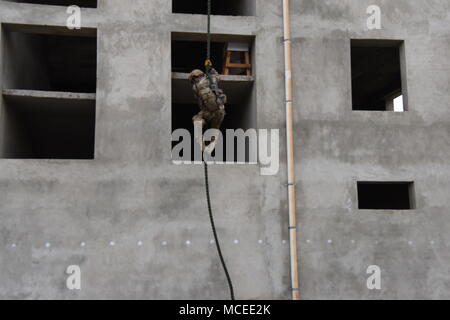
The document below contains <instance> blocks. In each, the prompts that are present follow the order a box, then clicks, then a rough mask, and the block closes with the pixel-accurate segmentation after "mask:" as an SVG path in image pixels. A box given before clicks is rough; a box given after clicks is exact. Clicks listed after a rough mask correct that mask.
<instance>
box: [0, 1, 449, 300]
mask: <svg viewBox="0 0 450 320" xmlns="http://www.w3.org/2000/svg"><path fill="white" fill-rule="evenodd" d="M372 4H377V5H379V6H380V7H381V9H382V14H383V15H382V19H383V20H382V21H383V22H382V23H383V28H382V29H381V30H377V31H368V30H367V29H366V19H367V17H368V16H367V14H366V9H367V7H368V6H369V5H372ZM281 5H282V2H281V1H263V0H258V1H257V3H256V16H249V17H236V16H217V17H214V18H213V21H212V31H213V32H214V33H216V34H219V35H221V36H223V35H235V36H245V37H253V36H254V37H255V41H254V52H253V55H254V59H253V60H254V65H255V66H254V68H255V70H254V71H255V72H254V85H253V96H254V98H253V101H252V104H253V106H256V109H257V111H256V124H257V127H258V128H268V129H269V128H279V129H281V130H280V134H281V141H282V142H283V144H284V135H285V130H284V129H283V128H284V126H285V120H284V103H283V102H284V101H283V100H284V66H283V57H284V55H283V45H282V43H283V42H282V34H283V32H282V31H283V30H282V7H281ZM291 7H292V24H293V37H294V40H293V50H294V51H293V54H294V55H293V59H294V70H293V72H294V73H293V74H294V79H295V80H294V85H295V101H296V102H295V137H296V157H297V163H298V164H297V180H298V181H297V183H298V187H299V192H298V208H299V212H298V213H299V227H300V228H299V235H300V236H299V255H300V273H301V290H302V297H303V298H305V299H325V298H331V299H348V298H356V299H361V298H362V299H378V298H383V299H388V298H406V299H414V298H450V270H449V269H450V268H449V267H448V265H449V263H450V254H449V252H450V251H449V244H450V237H449V236H448V232H447V230H448V229H449V228H450V219H449V217H448V209H447V208H448V206H449V197H448V191H449V190H450V179H449V178H450V171H449V166H448V159H449V158H450V151H449V150H450V148H449V147H450V146H449V141H450V139H449V138H450V129H449V128H450V123H449V122H450V113H449V108H448V101H450V99H449V98H450V90H449V89H450V88H449V83H450V81H449V80H450V79H449V78H450V73H449V72H448V70H450V62H449V60H448V59H447V57H448V52H449V50H450V36H449V25H450V16H449V15H448V12H449V9H450V4H449V3H448V1H447V0H433V1H431V0H430V1H428V0H395V1H394V0H383V1H382V0H321V1H313V0H292V4H291ZM66 18H67V15H66V13H65V8H64V7H58V6H48V5H45V6H44V5H33V4H19V3H14V2H9V1H0V22H1V23H3V24H6V23H8V24H45V25H50V26H64V25H65V20H66ZM82 23H83V27H84V29H82V30H86V29H87V28H96V29H97V30H98V33H97V39H98V40H97V43H98V46H97V50H98V52H97V61H98V64H97V92H96V141H95V159H94V160H77V161H72V160H6V159H3V160H0V298H3V299H6V298H16V299H21V298H28V299H46V298H58V299H107V298H118V299H226V298H228V288H227V285H226V280H225V277H224V275H223V272H222V270H221V267H220V264H219V260H218V258H217V254H216V251H215V248H214V245H211V244H210V239H211V238H212V235H211V231H210V227H209V221H208V215H207V210H206V203H205V197H204V182H203V169H202V167H201V166H196V165H190V166H176V165H174V164H172V160H171V154H170V148H171V144H170V133H171V126H170V123H171V103H172V101H171V97H172V93H171V83H172V73H171V57H170V54H169V53H170V51H171V50H170V49H171V32H178V33H182V32H190V33H202V32H204V31H205V29H206V18H205V16H201V15H190V14H172V13H171V1H167V0H153V1H148V0H131V1H126V2H124V1H123V0H99V1H98V9H83V20H82ZM88 30H90V29H88ZM0 37H3V34H0ZM366 38H369V39H398V40H404V41H405V62H406V79H407V81H406V84H405V85H406V88H404V89H406V90H407V92H408V99H407V101H408V109H409V111H408V112H406V113H400V114H399V113H393V112H361V111H358V112H354V111H352V108H351V105H352V104H351V77H350V76H351V73H350V39H366ZM0 40H2V39H0ZM3 43H4V42H3V41H1V42H0V44H1V45H2V46H3ZM1 49H3V48H1ZM2 54H3V50H0V62H2V63H3V70H6V69H5V68H9V67H8V66H5V65H4V62H5V60H4V59H2ZM8 70H9V69H8ZM3 81H5V82H3ZM10 82H11V81H10V79H4V77H3V76H2V77H0V87H1V88H5V83H7V84H9V83H10ZM6 87H7V88H8V89H18V88H10V87H9V85H8V86H6ZM63 95H64V94H63ZM0 99H2V100H1V101H0V102H1V103H2V108H1V109H0V112H1V113H0V120H1V122H0V123H1V126H2V128H1V129H2V130H1V131H0V132H2V134H0V144H1V145H3V140H4V136H5V126H6V125H7V124H6V123H5V119H6V117H5V108H4V107H3V106H4V105H5V103H4V101H3V100H4V99H3V97H0ZM281 147H282V148H281V154H280V160H281V163H280V166H281V167H280V172H279V173H278V175H276V176H271V177H263V176H260V172H259V166H257V165H220V166H212V167H211V168H210V175H211V176H210V179H211V182H212V185H211V191H212V200H213V209H214V211H215V216H216V224H217V226H218V232H219V234H220V236H221V239H222V247H223V251H224V255H225V257H226V260H227V263H228V267H229V270H230V273H231V277H232V278H233V281H234V285H235V290H236V296H237V298H238V299H288V298H290V280H289V272H290V271H289V270H290V267H289V258H288V253H289V252H288V245H287V244H283V243H282V240H283V239H286V240H287V237H288V233H287V204H286V203H287V201H286V198H287V197H286V186H285V183H286V164H285V161H284V159H285V150H284V146H281ZM358 180H371V181H373V180H394V181H395V180H401V181H414V182H415V192H416V196H415V198H416V205H417V208H416V209H415V210H411V211H407V212H395V211H370V210H358V209H357V207H358V206H357V196H356V181H358ZM235 239H238V240H239V243H238V244H234V240H235ZM260 239H261V240H263V243H262V244H260V243H258V240H260ZM187 240H190V241H191V243H190V245H187V244H186V241H187ZM328 240H331V243H328ZM352 240H354V241H353V242H352ZM111 241H114V243H115V245H114V246H111V245H110V242H111ZM138 241H142V246H138V245H137V243H138ZM431 241H433V242H431ZM47 242H48V243H50V247H46V246H45V244H46V243H47ZM81 242H85V246H80V243H81ZM409 242H410V243H409ZM13 243H14V244H16V247H15V248H12V244H13ZM72 264H77V265H79V266H80V267H81V270H82V290H80V291H70V290H68V289H67V288H66V286H65V281H66V278H67V275H66V274H65V270H66V268H67V266H69V265H72ZM372 264H376V265H379V266H380V267H381V269H382V290H380V291H370V290H368V289H367V287H366V278H367V275H366V269H367V267H368V266H369V265H372Z"/></svg>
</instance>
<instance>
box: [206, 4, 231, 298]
mask: <svg viewBox="0 0 450 320" xmlns="http://www.w3.org/2000/svg"><path fill="white" fill-rule="evenodd" d="M207 1H208V30H207V38H206V61H205V70H206V76H207V77H208V79H209V83H210V86H211V89H212V90H213V91H214V93H215V94H217V93H216V92H217V90H218V87H217V84H216V83H214V81H213V79H212V76H211V74H210V71H211V69H212V67H213V66H212V62H211V0H207ZM203 166H204V173H205V187H206V201H207V205H208V212H209V219H210V223H211V229H212V232H213V235H214V242H215V244H216V249H217V253H218V255H219V258H220V262H221V264H222V267H223V271H224V272H225V276H226V278H227V282H228V287H229V290H230V297H231V300H234V289H233V283H232V281H231V277H230V274H229V273H228V269H227V266H226V264H225V259H224V258H223V255H222V250H221V249H220V243H219V237H218V236H217V231H216V226H215V224H214V216H213V212H212V206H211V197H210V192H209V179H208V164H207V163H206V161H205V159H203Z"/></svg>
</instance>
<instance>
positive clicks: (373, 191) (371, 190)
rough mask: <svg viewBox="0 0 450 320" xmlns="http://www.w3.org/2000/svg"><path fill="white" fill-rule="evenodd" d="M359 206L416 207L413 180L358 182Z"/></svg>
mask: <svg viewBox="0 0 450 320" xmlns="http://www.w3.org/2000/svg"><path fill="white" fill-rule="evenodd" d="M358 208H359V209H375V210H411V209H414V183H413V182H358Z"/></svg>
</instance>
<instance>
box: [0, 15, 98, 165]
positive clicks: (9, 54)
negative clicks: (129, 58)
mask: <svg viewBox="0 0 450 320" xmlns="http://www.w3.org/2000/svg"><path fill="white" fill-rule="evenodd" d="M63 29H64V30H63ZM83 32H84V33H83ZM83 32H82V33H81V35H80V33H77V32H69V31H67V30H66V29H65V28H53V27H49V28H47V27H42V26H25V25H7V24H4V25H2V47H3V57H4V61H3V75H2V77H3V84H4V88H3V90H2V97H3V99H2V111H3V113H4V117H2V132H1V135H2V136H3V139H2V144H1V145H0V147H1V150H0V151H1V154H0V155H1V158H6V159H93V158H94V145H95V112H96V111H95V93H96V78H97V76H96V73H97V65H96V64H97V58H96V56H97V40H96V31H95V30H92V29H90V30H88V29H86V30H85V31H83Z"/></svg>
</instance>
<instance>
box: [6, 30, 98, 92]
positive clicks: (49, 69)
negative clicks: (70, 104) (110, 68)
mask: <svg viewBox="0 0 450 320" xmlns="http://www.w3.org/2000/svg"><path fill="white" fill-rule="evenodd" d="M51 32H54V31H53V30H52V29H49V30H46V29H45V28H43V27H36V28H34V27H33V28H29V29H26V30H24V31H17V29H14V28H10V27H8V25H6V26H5V28H4V32H3V36H4V37H3V45H4V49H3V52H4V63H3V66H4V72H3V79H4V88H7V89H23V90H43V91H65V92H85V93H87V92H89V93H95V92H96V80H97V39H96V36H95V34H93V35H92V36H75V35H74V33H68V34H67V35H59V33H58V32H60V31H59V30H58V31H56V32H55V34H52V33H51ZM56 33H58V34H56Z"/></svg>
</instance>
